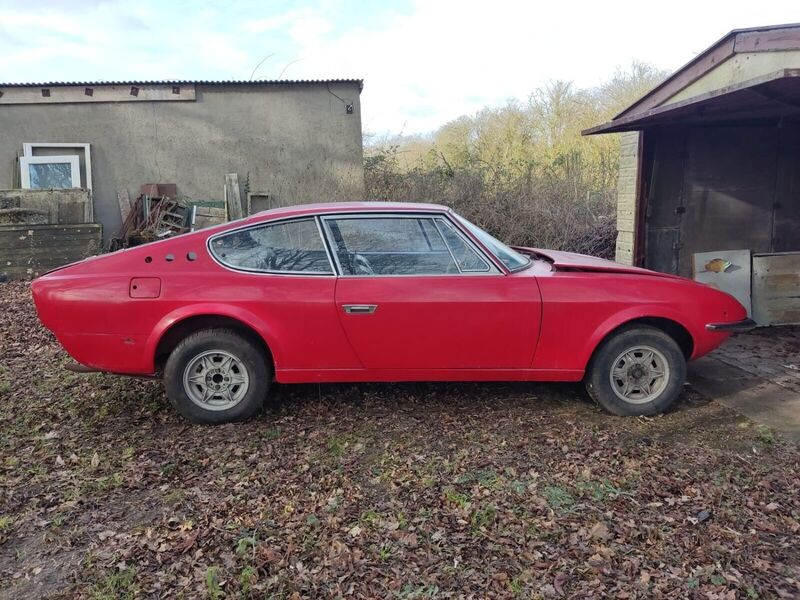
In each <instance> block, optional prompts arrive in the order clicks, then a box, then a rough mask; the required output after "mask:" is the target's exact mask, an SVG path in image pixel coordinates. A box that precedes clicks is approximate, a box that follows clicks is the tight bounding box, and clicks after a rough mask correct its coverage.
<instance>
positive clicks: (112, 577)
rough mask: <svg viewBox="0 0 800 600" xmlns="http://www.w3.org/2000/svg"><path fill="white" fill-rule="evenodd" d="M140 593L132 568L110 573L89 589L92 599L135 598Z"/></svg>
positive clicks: (124, 599)
mask: <svg viewBox="0 0 800 600" xmlns="http://www.w3.org/2000/svg"><path fill="white" fill-rule="evenodd" d="M138 593H139V587H138V586H137V585H136V574H135V573H134V572H133V570H132V569H122V570H121V571H117V572H116V573H109V574H108V575H106V576H105V577H104V578H103V579H101V580H100V581H98V582H96V583H95V584H94V585H93V586H92V588H91V589H90V590H89V598H91V599H92V600H133V598H135V597H136V596H137V595H138Z"/></svg>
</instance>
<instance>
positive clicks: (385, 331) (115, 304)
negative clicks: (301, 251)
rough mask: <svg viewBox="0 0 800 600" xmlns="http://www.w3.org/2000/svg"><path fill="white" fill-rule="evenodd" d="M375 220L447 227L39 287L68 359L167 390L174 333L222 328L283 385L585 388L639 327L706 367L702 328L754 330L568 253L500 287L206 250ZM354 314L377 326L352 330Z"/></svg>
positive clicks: (706, 294)
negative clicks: (304, 241) (300, 239)
mask: <svg viewBox="0 0 800 600" xmlns="http://www.w3.org/2000/svg"><path fill="white" fill-rule="evenodd" d="M364 212H370V213H374V212H391V213H395V214H396V213H398V212H401V213H424V214H430V213H436V214H441V215H444V216H446V217H448V215H449V214H450V212H449V209H447V208H445V207H442V206H437V205H427V204H396V203H392V204H384V203H335V204H319V205H304V206H298V207H290V208H282V209H276V210H272V211H267V212H264V213H260V214H258V215H255V216H252V217H249V218H246V219H242V220H240V221H236V222H232V223H226V224H225V225H221V226H219V227H214V228H211V229H205V230H202V231H198V232H195V233H191V234H186V235H182V236H178V237H175V238H172V239H169V240H165V241H161V242H155V243H152V244H147V245H144V246H138V247H136V248H131V249H128V250H123V251H119V252H116V253H114V254H107V255H103V256H99V257H92V258H89V259H86V260H84V261H81V262H79V263H75V264H73V265H69V266H67V267H64V268H61V269H58V270H56V271H53V272H50V273H48V274H45V275H44V276H42V277H40V278H39V279H37V280H35V281H34V282H33V286H32V288H33V296H34V300H35V302H36V307H37V310H38V312H39V316H40V318H41V320H42V322H43V323H44V325H45V326H46V327H47V328H48V329H50V330H51V331H53V332H54V333H55V335H56V337H57V338H58V340H59V341H60V343H61V344H62V345H63V346H64V348H65V349H66V350H67V352H69V353H70V354H71V355H72V356H73V357H74V358H75V360H77V361H78V362H80V363H82V364H84V365H86V366H88V367H91V368H94V369H98V370H102V371H110V372H114V373H123V374H132V375H152V374H156V372H157V371H158V368H159V365H158V364H157V362H156V359H157V356H156V353H157V348H158V346H159V342H160V341H161V340H162V338H163V336H164V335H165V334H166V333H167V332H168V331H169V330H170V328H172V327H173V326H175V325H176V324H178V323H180V322H182V321H184V320H185V319H187V318H191V317H198V316H221V317H227V318H230V319H235V320H236V321H238V322H240V323H241V324H243V325H245V326H247V327H249V328H250V329H252V330H253V331H255V332H256V333H257V334H258V335H259V336H260V337H261V338H262V339H263V340H264V342H265V344H266V345H267V347H268V348H269V350H270V352H271V354H272V357H273V360H274V366H275V375H276V378H277V380H278V381H281V382H286V383H299V382H316V381H419V380H440V381H447V380H450V381H466V380H531V381H578V380H580V379H582V377H583V374H584V371H585V369H586V367H587V364H588V362H589V360H590V358H591V355H592V352H593V351H594V350H595V348H596V347H597V346H598V344H599V343H600V342H601V341H602V340H603V339H604V338H605V337H606V336H607V335H609V334H610V333H612V332H613V331H614V330H615V329H617V328H618V327H620V326H621V325H624V324H625V323H628V322H630V321H635V320H637V319H661V320H663V321H662V322H667V321H668V322H671V323H674V324H677V325H678V326H680V327H681V328H683V329H684V330H685V331H686V332H688V335H689V336H690V338H691V349H690V355H691V356H690V358H697V357H699V356H702V355H703V354H705V353H707V352H709V351H710V350H712V349H714V348H715V347H716V346H718V345H719V344H720V343H722V342H723V341H724V340H725V339H726V337H728V334H727V333H724V332H719V331H709V330H707V329H706V327H705V326H706V324H708V323H720V322H723V323H727V322H733V321H739V320H741V319H744V318H745V317H746V313H745V310H744V308H743V307H742V306H741V304H739V303H738V302H737V301H736V300H735V299H733V298H732V297H731V296H729V295H727V294H724V293H722V292H720V291H717V290H715V289H713V288H710V287H708V286H704V285H700V284H698V283H695V282H693V281H690V280H687V279H683V278H680V277H675V276H671V275H664V274H661V273H655V272H652V271H647V270H645V269H639V268H636V267H628V266H625V265H620V264H617V263H613V262H610V261H605V260H601V259H597V258H592V257H588V256H582V255H577V254H570V253H566V252H551V251H548V250H532V249H518V250H521V251H523V252H526V253H528V254H531V255H533V256H534V257H535V258H534V260H533V262H532V264H531V266H530V267H528V268H525V269H523V270H521V271H517V272H509V271H508V270H507V269H505V268H504V267H503V266H502V264H501V263H499V262H496V261H495V263H496V265H497V266H498V268H499V269H500V270H501V271H502V272H501V273H498V274H496V275H483V276H461V275H447V276H403V277H384V276H374V277H340V276H334V275H331V276H319V275H317V276H312V275H296V274H264V273H247V272H241V271H234V270H231V269H228V268H225V267H223V266H221V265H220V264H218V263H217V262H216V261H215V260H214V259H213V258H212V257H211V255H210V254H209V252H208V249H207V241H208V238H209V237H210V236H212V235H215V234H217V233H220V232H222V231H226V230H230V229H236V228H239V227H242V226H245V225H252V224H254V223H261V222H268V221H271V220H274V219H286V218H291V217H300V216H308V215H324V214H333V213H364ZM448 218H449V217H448ZM453 222H454V224H455V225H456V226H457V227H459V229H461V230H462V232H463V233H464V234H465V235H467V236H468V237H469V238H470V239H472V240H473V241H474V242H475V243H476V245H478V246H479V247H481V248H483V247H482V245H481V244H480V242H479V241H478V240H476V239H475V238H474V237H473V236H472V235H471V234H469V232H468V231H466V230H465V229H463V228H462V227H461V225H460V224H458V223H457V222H456V221H455V220H454V221H453ZM484 249H485V248H484ZM190 253H193V255H196V258H195V259H194V260H189V255H190ZM487 254H488V253H487ZM168 255H170V256H171V260H168ZM344 304H376V305H379V310H377V311H376V312H375V313H374V314H371V315H353V314H346V313H345V312H344V311H343V310H342V306H343V305H344Z"/></svg>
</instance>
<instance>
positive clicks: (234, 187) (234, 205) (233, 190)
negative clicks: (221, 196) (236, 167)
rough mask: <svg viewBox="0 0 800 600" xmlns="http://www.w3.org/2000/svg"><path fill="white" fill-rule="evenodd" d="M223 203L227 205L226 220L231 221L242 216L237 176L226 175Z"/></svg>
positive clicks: (234, 174) (232, 174)
mask: <svg viewBox="0 0 800 600" xmlns="http://www.w3.org/2000/svg"><path fill="white" fill-rule="evenodd" d="M225 202H227V204H228V218H229V219H230V220H231V221H235V220H237V219H241V218H242V217H243V216H244V213H243V210H242V197H241V192H240V190H239V175H238V174H236V173H228V174H226V175H225Z"/></svg>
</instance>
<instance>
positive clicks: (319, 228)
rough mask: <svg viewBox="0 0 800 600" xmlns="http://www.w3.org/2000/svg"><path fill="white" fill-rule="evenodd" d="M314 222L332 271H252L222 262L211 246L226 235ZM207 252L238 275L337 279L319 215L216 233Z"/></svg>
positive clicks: (251, 225)
mask: <svg viewBox="0 0 800 600" xmlns="http://www.w3.org/2000/svg"><path fill="white" fill-rule="evenodd" d="M312 220H313V221H314V224H315V225H316V226H317V233H318V234H319V236H320V240H321V241H322V246H323V248H324V249H325V256H327V257H328V264H329V265H330V267H331V270H330V271H270V270H266V269H250V268H247V267H235V266H233V265H228V264H225V263H224V262H222V260H221V259H220V257H218V256H217V255H216V253H215V252H214V250H213V249H212V246H211V244H212V243H213V242H214V240H216V239H218V238H221V237H225V236H226V235H233V234H236V233H241V232H243V231H248V230H250V229H258V228H261V227H271V226H273V225H286V224H289V223H294V222H300V221H312ZM206 250H207V251H208V255H209V256H210V257H211V258H212V260H213V261H214V262H215V263H217V264H218V265H219V266H221V267H222V268H223V269H227V270H228V271H234V272H236V273H250V274H253V275H288V276H290V277H336V276H337V271H336V266H335V265H334V262H333V259H332V257H331V249H330V248H329V247H328V243H327V240H326V238H325V234H324V232H323V230H322V226H321V224H320V219H319V215H301V216H293V217H286V218H283V219H274V220H270V221H261V222H258V223H251V224H248V225H245V226H243V227H234V228H233V229H226V230H225V231H221V232H220V233H216V234H214V235H211V236H209V237H208V239H207V240H206Z"/></svg>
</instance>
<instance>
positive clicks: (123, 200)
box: [117, 188, 131, 223]
mask: <svg viewBox="0 0 800 600" xmlns="http://www.w3.org/2000/svg"><path fill="white" fill-rule="evenodd" d="M117 204H119V214H120V217H122V222H123V223H124V222H125V219H127V218H128V215H129V214H130V212H131V196H130V194H128V190H127V188H126V189H122V190H117Z"/></svg>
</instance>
